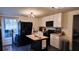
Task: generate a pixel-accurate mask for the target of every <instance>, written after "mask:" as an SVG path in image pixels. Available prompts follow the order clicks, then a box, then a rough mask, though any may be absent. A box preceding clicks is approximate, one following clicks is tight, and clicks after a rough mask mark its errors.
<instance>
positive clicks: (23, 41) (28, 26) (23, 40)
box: [16, 22, 32, 46]
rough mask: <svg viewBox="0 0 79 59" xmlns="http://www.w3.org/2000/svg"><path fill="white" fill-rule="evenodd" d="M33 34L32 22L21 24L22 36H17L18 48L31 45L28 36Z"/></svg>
mask: <svg viewBox="0 0 79 59" xmlns="http://www.w3.org/2000/svg"><path fill="white" fill-rule="evenodd" d="M31 33H32V22H20V34H19V35H16V41H17V45H18V46H24V45H27V44H30V39H29V38H27V37H26V35H30V34H31Z"/></svg>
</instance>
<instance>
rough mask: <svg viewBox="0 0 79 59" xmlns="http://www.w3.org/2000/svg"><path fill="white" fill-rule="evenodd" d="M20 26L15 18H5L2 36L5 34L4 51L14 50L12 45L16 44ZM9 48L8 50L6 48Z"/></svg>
mask: <svg viewBox="0 0 79 59" xmlns="http://www.w3.org/2000/svg"><path fill="white" fill-rule="evenodd" d="M18 30H19V25H18V21H17V19H15V18H3V20H2V34H3V46H4V47H5V48H3V50H9V51H10V50H12V45H13V44H14V43H15V36H16V35H17V34H19V33H18ZM6 47H7V48H6ZM8 47H9V48H8Z"/></svg>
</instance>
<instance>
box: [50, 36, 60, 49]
mask: <svg viewBox="0 0 79 59" xmlns="http://www.w3.org/2000/svg"><path fill="white" fill-rule="evenodd" d="M50 45H51V46H53V47H55V48H59V36H58V35H53V34H52V35H50Z"/></svg>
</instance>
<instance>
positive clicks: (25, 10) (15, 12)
mask: <svg viewBox="0 0 79 59" xmlns="http://www.w3.org/2000/svg"><path fill="white" fill-rule="evenodd" d="M77 9H79V7H59V8H55V7H0V15H3V16H27V14H30V13H31V12H32V13H33V15H35V17H43V16H47V15H51V14H55V13H58V12H67V11H72V10H77Z"/></svg>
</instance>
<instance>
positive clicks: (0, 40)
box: [0, 29, 2, 51]
mask: <svg viewBox="0 0 79 59" xmlns="http://www.w3.org/2000/svg"><path fill="white" fill-rule="evenodd" d="M0 51H2V34H1V29H0Z"/></svg>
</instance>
